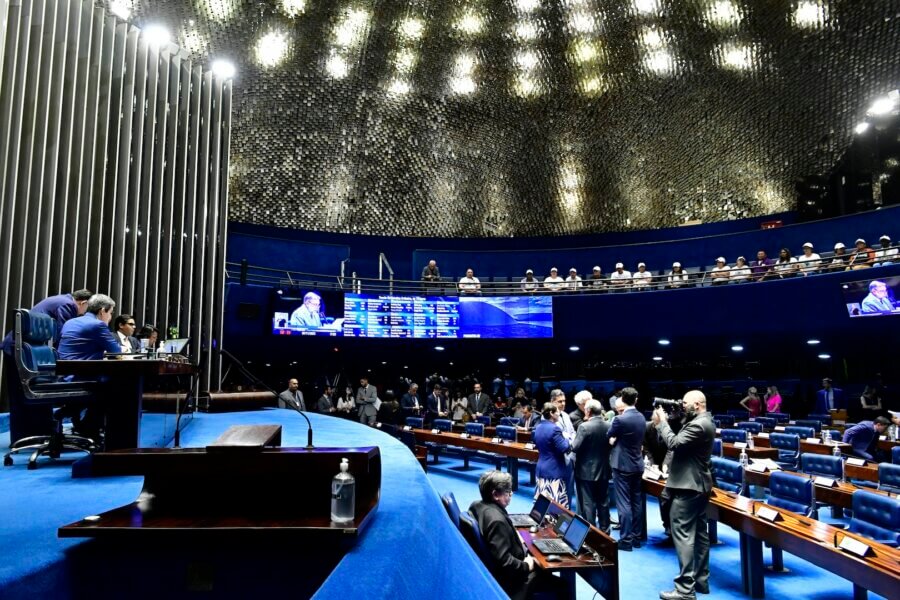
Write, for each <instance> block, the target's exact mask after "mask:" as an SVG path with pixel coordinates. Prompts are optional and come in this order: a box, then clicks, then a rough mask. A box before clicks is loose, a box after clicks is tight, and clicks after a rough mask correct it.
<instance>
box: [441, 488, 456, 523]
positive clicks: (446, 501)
mask: <svg viewBox="0 0 900 600" xmlns="http://www.w3.org/2000/svg"><path fill="white" fill-rule="evenodd" d="M441 503H443V505H444V508H445V509H447V516H449V517H450V520H451V521H453V524H454V525H456V528H457V529H459V505H458V504H457V503H456V496H454V495H453V492H447V493H446V494H444V495H443V496H441Z"/></svg>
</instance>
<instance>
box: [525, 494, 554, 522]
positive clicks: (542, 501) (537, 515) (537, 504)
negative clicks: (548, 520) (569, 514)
mask: <svg viewBox="0 0 900 600" xmlns="http://www.w3.org/2000/svg"><path fill="white" fill-rule="evenodd" d="M549 508H550V498H548V497H547V496H545V495H544V494H541V495H540V496H538V499H537V500H535V501H534V506H532V507H531V512H530V513H528V516H529V517H531V518H532V519H534V522H535V523H538V524H540V522H541V521H543V520H544V515H546V514H547V509H549Z"/></svg>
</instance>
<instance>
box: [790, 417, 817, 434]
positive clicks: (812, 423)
mask: <svg viewBox="0 0 900 600" xmlns="http://www.w3.org/2000/svg"><path fill="white" fill-rule="evenodd" d="M795 424H796V425H797V427H812V428H813V429H814V430H815V432H816V433H819V432H820V431H822V421H818V420H816V419H797V420H796V421H795ZM810 437H812V436H810Z"/></svg>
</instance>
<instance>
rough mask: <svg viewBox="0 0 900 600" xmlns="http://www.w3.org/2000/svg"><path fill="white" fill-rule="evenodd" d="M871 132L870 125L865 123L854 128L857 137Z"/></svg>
mask: <svg viewBox="0 0 900 600" xmlns="http://www.w3.org/2000/svg"><path fill="white" fill-rule="evenodd" d="M868 130H869V124H868V123H866V122H865V121H863V122H862V123H860V124H859V125H857V126H856V127H854V128H853V131H855V132H856V134H857V135H859V134H862V133H865V132H867V131H868Z"/></svg>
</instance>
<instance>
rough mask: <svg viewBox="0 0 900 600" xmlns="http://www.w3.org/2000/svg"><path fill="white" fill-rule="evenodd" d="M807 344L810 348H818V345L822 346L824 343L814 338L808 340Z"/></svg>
mask: <svg viewBox="0 0 900 600" xmlns="http://www.w3.org/2000/svg"><path fill="white" fill-rule="evenodd" d="M806 343H807V344H809V345H810V346H816V345H818V344H821V343H822V342H821V341H820V340H817V339H815V338H813V339H811V340H806Z"/></svg>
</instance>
